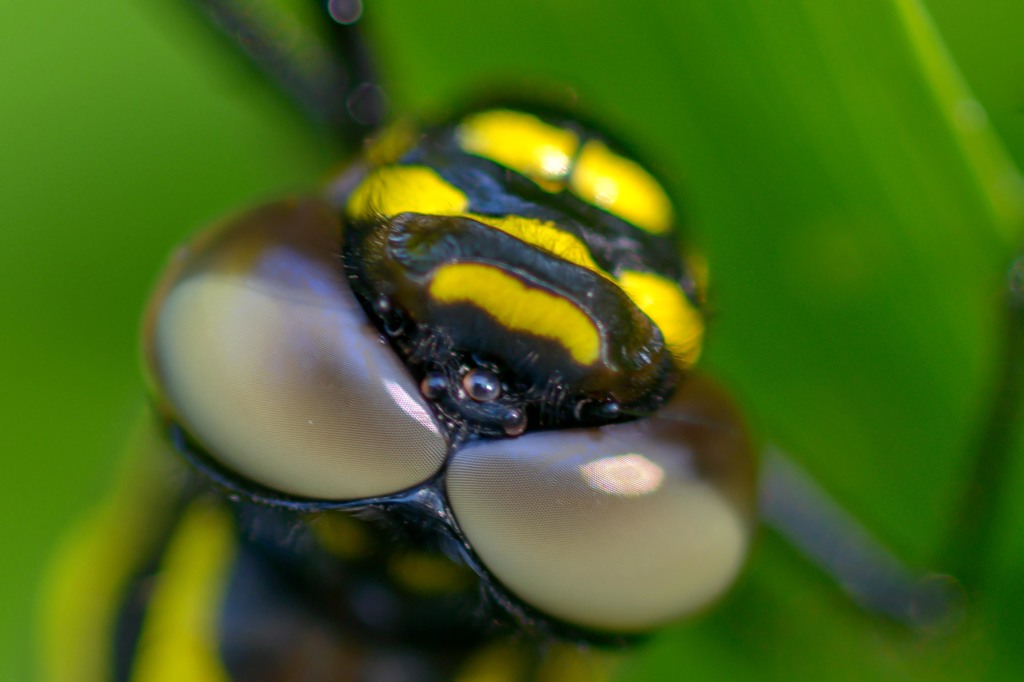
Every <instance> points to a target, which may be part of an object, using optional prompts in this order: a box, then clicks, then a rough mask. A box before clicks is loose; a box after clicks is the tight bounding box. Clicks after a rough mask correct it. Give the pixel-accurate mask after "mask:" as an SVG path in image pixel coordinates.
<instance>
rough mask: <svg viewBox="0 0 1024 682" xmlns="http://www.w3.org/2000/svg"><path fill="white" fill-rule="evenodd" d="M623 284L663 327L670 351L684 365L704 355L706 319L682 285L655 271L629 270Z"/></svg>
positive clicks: (657, 323) (623, 274) (653, 319)
mask: <svg viewBox="0 0 1024 682" xmlns="http://www.w3.org/2000/svg"><path fill="white" fill-rule="evenodd" d="M618 280H619V285H620V286H621V287H622V289H623V291H625V292H626V294H627V295H628V296H629V297H630V298H631V299H632V300H633V303H635V304H636V305H637V307H638V308H640V310H642V311H643V312H644V314H646V315H647V317H649V318H651V321H653V322H654V324H656V325H658V328H659V329H661V334H662V336H664V337H665V343H666V344H667V345H668V347H669V350H671V351H672V354H673V355H674V356H675V357H676V359H677V361H678V362H679V363H680V364H681V365H682V366H683V367H689V366H690V365H693V364H694V363H695V362H697V358H698V357H700V350H701V345H702V342H703V338H704V320H703V318H702V317H701V314H700V312H699V311H698V310H697V309H696V308H695V307H694V306H693V305H692V304H691V303H690V301H689V300H687V298H686V294H684V293H683V290H682V289H680V288H679V286H678V285H677V284H675V283H673V282H671V281H669V280H667V279H665V278H664V277H661V276H660V275H656V274H654V273H651V272H637V271H634V270H626V271H625V272H623V273H621V274H620V275H619V277H618Z"/></svg>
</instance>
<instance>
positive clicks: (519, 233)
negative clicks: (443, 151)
mask: <svg viewBox="0 0 1024 682" xmlns="http://www.w3.org/2000/svg"><path fill="white" fill-rule="evenodd" d="M468 208H469V199H468V198H467V197H466V194H465V193H464V192H463V191H462V190H460V189H458V188H457V187H455V186H454V185H452V184H450V183H448V182H446V181H445V180H444V178H442V177H441V176H440V175H438V174H437V172H436V171H434V170H433V169H432V168H427V167H426V166H388V167H386V168H380V169H378V170H376V171H374V172H372V173H370V174H369V175H368V176H367V177H366V179H365V180H364V181H363V182H362V183H361V184H360V185H359V187H357V188H356V189H355V191H354V192H352V196H351V197H350V198H349V201H348V212H349V215H351V216H353V217H355V218H361V219H372V218H374V217H376V216H384V217H391V216H395V215H398V214H399V213H405V212H407V211H408V212H413V213H422V214H425V215H442V216H460V217H463V218H470V219H472V220H476V221H477V222H481V223H483V224H485V225H488V226H490V227H493V228H495V229H496V230H500V231H502V232H504V233H505V234H508V235H510V236H512V237H515V238H516V239H519V240H520V241H523V242H526V243H527V244H529V245H531V246H534V247H537V248H539V249H541V250H542V251H546V252H548V253H550V254H553V255H555V256H557V257H558V258H561V259H563V260H566V261H569V262H570V263H573V264H575V265H579V266H580V267H584V268H587V269H588V270H591V271H593V272H597V273H599V274H602V275H604V274H606V273H605V272H604V271H603V270H601V268H600V267H599V266H598V265H597V263H595V262H594V259H593V258H592V257H591V255H590V250H589V249H588V248H587V245H586V244H584V243H583V242H582V241H581V240H580V239H579V238H578V237H577V236H576V235H574V234H572V233H570V232H566V231H565V230H562V229H560V228H559V227H558V226H557V225H555V223H553V222H551V221H548V220H537V219H535V218H524V217H522V216H517V215H509V216H486V215H480V214H478V213H468V212H467V209H468Z"/></svg>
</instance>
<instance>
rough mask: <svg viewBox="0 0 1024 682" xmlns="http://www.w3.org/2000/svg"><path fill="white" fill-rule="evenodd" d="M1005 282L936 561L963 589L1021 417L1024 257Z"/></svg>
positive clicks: (979, 556)
mask: <svg viewBox="0 0 1024 682" xmlns="http://www.w3.org/2000/svg"><path fill="white" fill-rule="evenodd" d="M1007 285H1008V286H1007V292H1006V293H1007V297H1006V306H1005V314H1004V318H1003V329H1002V333H1001V339H1000V341H1001V344H1002V347H1001V348H1000V349H999V351H998V352H999V356H998V357H997V361H996V367H995V370H996V371H995V381H994V382H993V387H992V391H993V392H992V396H991V398H990V399H989V400H990V402H989V405H988V408H987V409H986V411H985V416H984V421H982V423H981V425H980V429H979V432H978V434H977V436H976V439H975V441H974V451H973V453H972V454H973V457H972V459H971V462H972V464H971V467H972V468H971V471H970V473H969V475H968V477H967V481H968V483H967V485H966V486H965V490H964V496H963V498H962V499H961V501H960V504H959V506H958V507H956V508H955V509H954V512H953V516H952V527H951V529H950V533H949V535H948V537H947V539H946V545H945V547H944V549H943V553H942V556H941V557H940V558H941V560H942V564H941V565H942V566H944V567H946V568H947V569H948V570H949V571H950V572H951V573H953V575H955V576H956V577H957V578H958V579H959V580H960V582H961V583H963V585H964V587H965V588H966V589H967V590H968V591H973V590H975V589H977V588H978V587H979V585H980V584H981V582H982V581H983V579H984V576H983V572H984V569H985V567H986V566H987V565H988V561H987V559H988V558H989V554H990V550H991V545H992V535H993V531H994V530H995V527H996V520H997V517H998V515H999V512H1000V510H1001V504H1002V498H1004V497H1005V496H1006V492H1007V491H1006V483H1005V482H1006V480H1007V479H1008V478H1009V477H1008V476H1007V470H1008V468H1009V467H1010V465H1011V458H1012V457H1013V453H1014V449H1015V446H1016V445H1017V442H1018V440H1019V437H1020V431H1021V428H1020V424H1021V420H1022V418H1024V256H1020V257H1018V258H1016V259H1015V260H1014V261H1013V263H1012V264H1011V266H1010V270H1009V273H1008V277H1007Z"/></svg>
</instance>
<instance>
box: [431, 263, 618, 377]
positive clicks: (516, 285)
mask: <svg viewBox="0 0 1024 682" xmlns="http://www.w3.org/2000/svg"><path fill="white" fill-rule="evenodd" d="M430 295H431V296H433V297H434V299H435V300H437V301H440V302H442V303H470V304H472V305H474V306H476V307H477V308H479V309H480V310H483V311H484V312H486V313H487V314H488V315H490V316H491V317H493V318H494V319H495V320H497V321H498V323H499V324H501V325H502V326H504V327H506V328H507V329H510V330H512V331H517V332H529V333H530V334H534V335H536V336H540V337H542V338H546V339H551V340H552V341H555V342H557V343H559V344H561V345H562V346H563V347H564V348H565V349H566V350H567V351H568V352H569V354H570V355H571V356H572V358H573V359H574V360H576V362H578V363H580V364H582V365H590V364H592V363H593V362H595V361H596V360H597V359H598V356H599V353H600V351H601V337H600V334H599V332H598V329H597V325H595V324H594V321H593V320H591V319H590V318H589V317H588V316H587V315H586V314H585V313H584V312H583V311H582V310H580V309H579V308H578V307H577V306H576V304H574V303H573V302H571V301H570V300H568V299H566V298H565V297H563V296H559V295H557V294H552V293H549V292H547V291H543V290H541V289H536V288H533V287H528V286H526V285H524V284H523V283H522V282H521V281H519V280H518V279H517V278H515V277H513V276H512V275H509V274H506V273H505V272H503V271H502V270H500V269H499V268H497V267H495V266H492V265H483V264H480V263H454V264H449V265H443V266H441V267H440V268H438V269H437V270H436V271H435V272H434V276H433V279H432V280H431V282H430Z"/></svg>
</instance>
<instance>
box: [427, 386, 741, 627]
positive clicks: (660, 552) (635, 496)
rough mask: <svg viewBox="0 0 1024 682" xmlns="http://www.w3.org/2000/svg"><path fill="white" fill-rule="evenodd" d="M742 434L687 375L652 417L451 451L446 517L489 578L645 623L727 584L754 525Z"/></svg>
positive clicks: (570, 605)
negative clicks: (454, 523) (452, 516)
mask: <svg viewBox="0 0 1024 682" xmlns="http://www.w3.org/2000/svg"><path fill="white" fill-rule="evenodd" d="M753 478H754V472H753V456H752V449H751V446H750V442H749V440H748V439H747V436H746V433H745V431H744V428H743V425H742V423H741V422H740V420H739V417H738V415H737V413H736V412H735V410H734V409H733V408H732V407H731V405H730V403H728V402H727V400H726V399H725V398H724V396H723V394H721V393H720V392H719V391H718V390H717V389H716V388H715V387H714V386H712V385H711V384H710V383H708V382H707V381H706V380H704V379H703V378H701V377H693V378H692V379H691V380H690V381H689V382H688V383H687V384H686V385H685V386H684V387H683V388H682V389H681V390H680V391H679V392H678V393H677V395H676V396H675V397H674V398H673V399H672V401H671V402H670V403H669V404H668V405H666V406H665V408H664V409H662V410H661V411H659V412H656V413H655V414H654V415H653V416H652V417H651V418H650V419H649V421H648V422H646V423H644V422H639V423H638V422H631V423H627V424H616V425H611V426H605V427H601V428H597V429H579V430H565V431H554V432H539V433H530V434H526V435H524V436H522V437H521V438H518V439H514V440H506V441H492V442H477V443H472V444H470V445H467V446H466V447H464V448H462V449H460V450H457V451H456V452H455V453H454V454H453V456H452V461H451V464H450V466H449V470H448V476H447V486H448V495H449V498H450V500H451V505H452V509H453V511H454V514H455V518H456V520H457V521H458V523H459V526H460V528H461V529H462V531H463V533H465V535H466V537H467V538H468V540H469V542H470V543H471V545H472V547H473V550H474V552H475V553H476V555H477V556H478V558H479V560H480V561H481V562H482V563H483V565H484V566H486V568H487V569H488V570H489V571H490V572H491V573H492V574H493V575H494V577H495V578H496V579H497V581H498V582H499V583H500V584H501V585H502V586H504V587H505V588H506V589H507V590H509V591H510V592H512V593H513V594H514V595H516V596H517V597H518V598H520V599H521V600H522V601H524V602H525V603H527V604H529V605H531V606H533V607H534V608H536V609H539V610H540V611H543V612H544V613H547V614H550V615H551V616H554V617H555V618H557V619H559V620H561V621H564V622H566V623H569V624H571V625H574V626H578V627H582V628H587V629H592V630H597V631H604V632H614V633H628V632H641V631H644V630H648V629H651V628H654V627H656V626H658V625H660V624H662V623H666V622H669V621H672V620H675V619H677V618H679V617H681V616H684V615H687V614H690V613H692V612H694V611H697V610H700V609H701V608H703V607H705V606H707V605H708V604H710V603H711V602H712V601H714V600H715V599H716V598H717V597H719V596H720V595H721V594H722V593H723V592H724V591H725V590H726V589H727V588H728V587H729V585H731V584H732V582H733V580H734V578H735V576H736V574H737V573H738V572H739V570H740V568H741V566H742V563H743V560H744V558H745V556H746V553H747V548H748V546H749V543H750V537H751V532H752V528H753V509H754V502H753V498H754V483H753Z"/></svg>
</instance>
